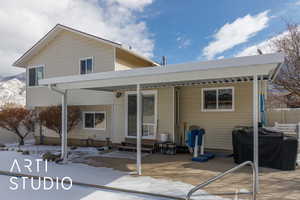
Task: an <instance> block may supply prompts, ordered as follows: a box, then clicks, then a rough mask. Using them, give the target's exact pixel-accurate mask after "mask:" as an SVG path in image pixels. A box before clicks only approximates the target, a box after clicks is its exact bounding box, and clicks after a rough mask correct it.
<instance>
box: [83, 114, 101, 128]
mask: <svg viewBox="0 0 300 200" xmlns="http://www.w3.org/2000/svg"><path fill="white" fill-rule="evenodd" d="M97 113H102V114H104V118H105V124H104V125H105V126H104V128H95V114H97ZM85 114H94V128H88V127H85ZM82 128H83V129H87V130H101V131H105V130H106V128H107V115H106V111H83V112H82Z"/></svg>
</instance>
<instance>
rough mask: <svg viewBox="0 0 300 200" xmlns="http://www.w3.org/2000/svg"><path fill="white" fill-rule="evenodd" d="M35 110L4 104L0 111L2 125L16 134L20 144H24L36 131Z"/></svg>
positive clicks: (0, 123)
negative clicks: (30, 134)
mask: <svg viewBox="0 0 300 200" xmlns="http://www.w3.org/2000/svg"><path fill="white" fill-rule="evenodd" d="M34 116H35V115H34V111H31V110H27V109H25V108H23V107H11V106H4V107H2V108H1V111H0V127H1V128H4V129H6V130H8V131H10V132H11V133H13V134H15V135H16V136H17V137H18V139H19V145H24V139H25V138H26V137H27V136H28V134H29V133H32V132H34V125H35V117H34Z"/></svg>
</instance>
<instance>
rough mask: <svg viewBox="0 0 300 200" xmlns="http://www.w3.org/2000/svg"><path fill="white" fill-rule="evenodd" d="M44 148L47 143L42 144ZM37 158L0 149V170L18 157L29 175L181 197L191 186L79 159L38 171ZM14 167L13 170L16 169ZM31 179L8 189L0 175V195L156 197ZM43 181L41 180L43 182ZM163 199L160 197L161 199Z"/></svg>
mask: <svg viewBox="0 0 300 200" xmlns="http://www.w3.org/2000/svg"><path fill="white" fill-rule="evenodd" d="M44 148H46V147H44ZM25 158H26V159H30V160H32V162H33V166H32V170H33V171H32V172H31V173H30V172H28V169H26V168H24V164H25V161H24V159H25ZM37 158H40V156H39V155H38V154H35V155H27V156H25V155H22V154H21V153H18V152H15V151H0V170H3V171H9V170H10V168H11V166H12V164H13V161H14V159H17V160H18V163H19V164H20V167H21V173H24V174H31V175H41V176H48V177H59V178H62V177H66V176H69V177H71V178H72V180H73V181H79V182H84V183H90V184H99V185H106V186H111V187H117V188H124V189H133V190H139V191H144V192H153V193H160V194H167V195H173V196H181V197H184V196H185V195H186V193H187V192H188V190H189V189H191V188H192V187H193V186H192V185H189V184H186V183H182V182H175V181H170V180H163V179H154V178H151V177H145V176H140V177H134V176H131V175H129V173H127V172H120V171H116V170H113V169H109V168H101V167H92V166H88V165H84V164H78V163H68V164H65V165H61V164H56V163H53V162H49V163H48V171H47V173H46V172H45V170H41V169H44V168H43V167H44V166H45V163H43V164H42V167H41V168H40V171H39V172H37V166H36V163H35V162H34V161H35V159H37ZM16 169H17V168H14V172H18V171H17V170H16ZM21 180H22V179H21V178H19V179H18V181H19V182H18V183H19V186H21ZM30 184H31V181H28V182H26V186H28V187H26V190H22V189H21V188H19V189H18V190H16V191H13V190H10V189H9V186H12V184H11V183H10V182H9V177H7V176H4V175H0V185H1V187H0V194H1V199H12V200H14V199H18V200H19V199H22V200H27V199H30V200H40V199H41V197H42V199H43V200H53V199H54V198H55V199H56V200H59V199H72V200H96V199H97V200H99V199H101V200H135V199H141V200H152V199H153V200H154V199H159V198H158V197H149V196H143V195H135V194H128V193H121V192H112V191H107V190H99V189H95V188H88V187H83V186H75V185H73V187H72V188H71V189H70V190H68V191H65V190H62V189H61V188H60V189H59V190H55V189H53V190H50V191H45V190H42V189H39V190H36V191H35V190H33V189H31V188H30V187H29V186H30ZM33 184H34V185H37V184H38V181H34V182H33ZM42 185H43V183H42ZM200 193H205V191H200V192H198V193H197V194H200ZM197 194H196V195H195V197H196V198H194V199H203V200H204V199H205V200H224V199H223V198H220V197H215V196H204V197H203V196H202V197H200V196H198V195H197ZM160 200H163V199H160Z"/></svg>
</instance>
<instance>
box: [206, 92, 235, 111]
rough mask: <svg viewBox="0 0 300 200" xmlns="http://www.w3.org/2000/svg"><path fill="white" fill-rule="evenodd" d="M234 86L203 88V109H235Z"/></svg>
mask: <svg viewBox="0 0 300 200" xmlns="http://www.w3.org/2000/svg"><path fill="white" fill-rule="evenodd" d="M233 97H234V88H233V87H224V88H204V89H202V111H233V110H234V99H233Z"/></svg>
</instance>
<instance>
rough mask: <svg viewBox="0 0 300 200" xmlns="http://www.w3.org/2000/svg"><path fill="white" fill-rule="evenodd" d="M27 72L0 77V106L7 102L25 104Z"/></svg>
mask: <svg viewBox="0 0 300 200" xmlns="http://www.w3.org/2000/svg"><path fill="white" fill-rule="evenodd" d="M25 81H26V74H25V73H21V74H17V75H14V76H7V77H0V106H2V105H4V104H6V103H13V104H18V105H25V100H26V84H25Z"/></svg>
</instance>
